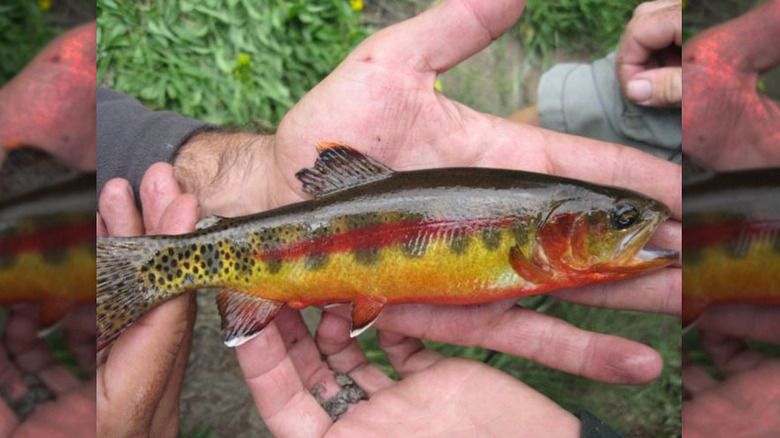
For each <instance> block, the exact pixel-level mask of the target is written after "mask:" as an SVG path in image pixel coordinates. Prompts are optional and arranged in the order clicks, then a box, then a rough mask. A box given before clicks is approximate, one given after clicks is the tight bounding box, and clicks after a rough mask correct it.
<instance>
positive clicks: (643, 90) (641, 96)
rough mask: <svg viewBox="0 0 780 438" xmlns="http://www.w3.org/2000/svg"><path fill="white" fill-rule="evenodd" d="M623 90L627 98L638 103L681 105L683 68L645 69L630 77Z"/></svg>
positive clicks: (663, 105)
mask: <svg viewBox="0 0 780 438" xmlns="http://www.w3.org/2000/svg"><path fill="white" fill-rule="evenodd" d="M623 91H624V92H625V94H626V98H627V99H628V100H629V101H631V102H632V103H635V104H637V105H642V106H657V107H673V106H677V107H679V106H681V104H682V68H680V67H662V68H655V69H652V70H645V71H643V72H642V73H640V74H637V75H636V76H634V77H632V78H631V79H629V81H628V83H626V86H625V89H624V90H623Z"/></svg>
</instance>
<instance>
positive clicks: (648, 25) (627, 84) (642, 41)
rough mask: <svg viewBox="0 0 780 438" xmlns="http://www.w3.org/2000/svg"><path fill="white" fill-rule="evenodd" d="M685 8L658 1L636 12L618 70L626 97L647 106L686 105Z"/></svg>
mask: <svg viewBox="0 0 780 438" xmlns="http://www.w3.org/2000/svg"><path fill="white" fill-rule="evenodd" d="M681 46H682V4H681V2H680V0H655V1H652V2H647V3H642V4H641V5H639V6H637V8H636V9H635V10H634V16H633V17H632V18H631V21H629V22H628V25H627V26H626V30H625V31H624V32H623V36H622V37H621V39H620V45H619V46H618V50H617V56H616V60H615V69H616V71H617V75H618V79H619V80H620V85H621V87H622V88H623V94H624V95H625V96H626V98H628V99H629V100H630V101H631V102H633V103H636V104H638V105H644V106H678V107H679V106H680V105H681V104H682V68H681V65H682V64H681V61H680V47H681Z"/></svg>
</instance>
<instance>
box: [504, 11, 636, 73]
mask: <svg viewBox="0 0 780 438" xmlns="http://www.w3.org/2000/svg"><path fill="white" fill-rule="evenodd" d="M640 3H642V1H641V0H630V1H625V0H606V1H605V0H558V1H554V2H551V1H545V0H528V3H527V4H526V7H525V12H523V16H522V17H521V18H520V21H519V22H518V24H517V26H516V27H515V32H516V33H517V36H518V37H519V38H520V41H522V43H523V46H524V47H525V50H526V53H527V54H528V55H530V56H538V57H541V59H542V64H543V65H544V66H545V67H547V66H549V65H550V63H551V62H552V60H553V56H554V55H555V52H556V51H558V50H563V51H565V52H568V53H584V54H587V55H588V56H589V57H590V58H591V59H597V58H600V57H602V56H604V55H606V54H607V53H609V52H610V51H612V50H614V49H615V47H616V46H617V43H618V41H620V36H621V35H622V34H623V29H624V28H625V27H626V23H628V21H629V20H630V19H631V15H632V14H633V12H634V8H636V6H637V5H638V4H640Z"/></svg>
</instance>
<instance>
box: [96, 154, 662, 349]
mask: <svg viewBox="0 0 780 438" xmlns="http://www.w3.org/2000/svg"><path fill="white" fill-rule="evenodd" d="M318 149H319V150H320V154H319V157H318V159H317V161H316V163H315V165H314V167H313V168H312V169H303V170H301V171H300V172H298V174H297V175H296V176H297V177H298V179H299V180H300V181H301V182H302V184H303V189H304V191H305V192H306V193H308V194H311V195H313V197H314V199H313V200H311V201H305V202H300V203H297V204H291V205H287V206H284V207H281V208H277V209H275V210H271V211H266V212H263V213H259V214H255V215H250V216H244V217H237V218H222V217H215V216H211V217H207V218H204V219H203V220H202V221H201V223H199V227H198V228H199V229H198V230H196V231H195V232H194V233H190V234H185V235H180V236H146V237H130V238H118V237H109V238H98V243H97V277H98V297H97V304H98V308H97V324H98V348H103V347H105V346H106V345H107V344H108V343H110V342H111V341H112V340H113V339H115V338H116V337H117V336H118V335H119V334H120V333H122V331H123V330H124V329H125V328H127V327H128V326H129V325H131V324H132V323H133V322H135V321H136V320H137V319H138V318H140V317H141V316H142V315H143V314H144V313H145V312H146V311H148V310H149V309H151V308H153V307H155V306H157V305H159V304H160V303H162V302H164V301H166V300H168V299H170V298H172V297H175V296H177V295H179V294H182V293H184V292H185V291H187V290H190V289H197V288H215V287H216V288H221V289H222V291H221V292H220V293H219V294H218V296H217V305H218V308H219V312H220V315H221V317H222V331H223V336H224V339H225V343H226V344H227V345H229V346H235V345H239V344H241V343H242V342H244V341H246V340H247V339H249V338H250V337H251V336H253V335H255V334H257V333H258V332H259V331H260V330H261V329H262V328H263V327H264V326H265V325H267V324H268V323H269V322H270V321H271V320H272V319H273V317H274V316H275V315H276V313H277V312H278V311H279V309H280V308H281V307H282V306H283V305H285V304H286V305H289V306H290V307H292V308H295V309H299V308H302V307H305V306H308V305H312V304H321V303H335V302H351V303H352V335H353V336H356V335H357V334H359V333H360V332H361V331H363V330H365V329H366V328H367V327H368V326H370V325H371V323H372V322H373V321H374V320H375V319H376V318H377V317H378V315H379V313H380V312H381V310H382V308H383V307H384V306H386V305H388V304H395V303H442V304H468V303H483V302H489V301H495V300H501V299H505V298H510V297H521V296H525V295H529V294H536V293H542V292H547V291H550V290H554V289H560V288H565V287H571V286H578V285H584V284H589V283H594V282H599V281H607V280H613V279H618V278H625V277H630V276H635V275H639V274H642V273H644V272H648V271H652V270H656V269H660V268H662V267H664V266H667V265H669V264H670V263H672V262H673V261H675V260H676V259H677V253H676V252H675V251H672V250H667V249H654V250H650V249H646V248H644V245H645V243H646V242H647V240H648V239H649V238H650V236H651V235H652V234H653V232H654V230H655V229H656V227H657V226H658V225H659V224H660V223H661V222H662V221H664V220H665V219H666V218H667V216H668V209H667V207H665V206H664V205H663V204H661V203H659V202H657V201H655V200H652V199H649V198H647V197H645V196H642V195H640V194H638V193H634V192H631V191H628V190H623V189H618V188H613V187H604V186H597V185H594V184H589V183H585V182H581V181H575V180H571V179H565V178H559V177H554V176H550V175H543V174H535V173H528V172H519V171H511V170H500V169H484V168H449V169H425V170H416V171H408V172H395V171H393V170H391V169H390V168H388V167H387V166H385V165H383V164H381V163H379V162H377V161H375V160H373V159H372V158H370V157H367V156H364V155H362V154H361V153H359V152H357V151H356V150H354V149H352V148H350V147H348V146H345V145H340V144H336V143H323V144H320V145H319V147H318Z"/></svg>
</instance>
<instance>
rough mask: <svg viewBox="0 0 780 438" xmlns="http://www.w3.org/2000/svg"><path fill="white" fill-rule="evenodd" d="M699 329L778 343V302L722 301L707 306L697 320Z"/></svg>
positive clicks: (779, 332) (779, 336) (779, 315)
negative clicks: (732, 302) (729, 302)
mask: <svg viewBox="0 0 780 438" xmlns="http://www.w3.org/2000/svg"><path fill="white" fill-rule="evenodd" d="M697 326H698V327H699V328H700V329H701V330H705V331H710V332H717V333H721V334H724V335H727V336H731V337H733V338H739V339H752V340H755V341H761V342H769V343H772V344H778V345H780V306H777V305H774V306H772V305H755V304H726V305H720V306H713V307H710V308H708V309H707V310H706V311H705V312H704V314H703V315H702V316H701V318H700V319H699V320H698V322H697Z"/></svg>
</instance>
